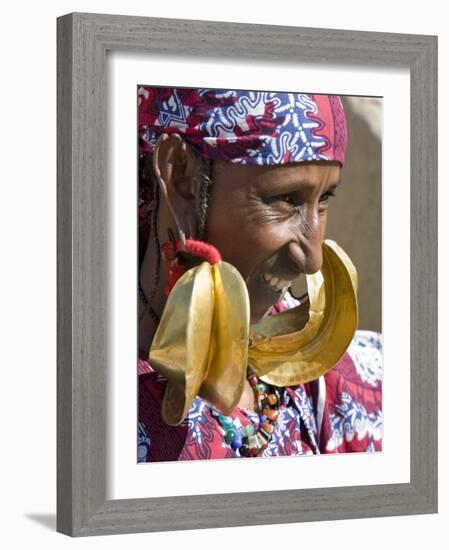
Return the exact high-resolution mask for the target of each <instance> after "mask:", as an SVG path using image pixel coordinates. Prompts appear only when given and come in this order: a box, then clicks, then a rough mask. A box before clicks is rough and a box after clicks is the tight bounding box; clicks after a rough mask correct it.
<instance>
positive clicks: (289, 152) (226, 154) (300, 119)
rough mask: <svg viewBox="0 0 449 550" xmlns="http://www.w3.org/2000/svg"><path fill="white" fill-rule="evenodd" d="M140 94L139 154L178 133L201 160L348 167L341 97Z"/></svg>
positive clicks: (178, 91)
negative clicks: (315, 162)
mask: <svg viewBox="0 0 449 550" xmlns="http://www.w3.org/2000/svg"><path fill="white" fill-rule="evenodd" d="M138 93H139V138H140V139H139V146H140V154H141V155H142V154H144V153H145V152H152V151H153V150H154V147H155V145H156V141H157V139H158V137H159V136H160V135H161V134H162V133H164V132H165V133H171V132H176V133H178V134H179V135H180V136H181V137H182V138H183V139H184V140H185V141H186V142H187V143H189V144H190V145H191V146H192V147H193V149H194V150H195V151H196V152H197V153H198V154H199V155H200V156H202V157H203V158H206V159H222V160H224V161H228V162H232V163H236V164H258V165H267V164H285V163H287V162H303V161H311V160H335V161H337V162H339V163H340V165H341V166H342V165H343V163H344V157H345V149H346V142H347V129H346V119H345V115H344V111H343V107H342V104H341V101H340V98H339V97H338V96H332V95H317V94H313V95H308V94H301V93H279V92H252V91H238V90H219V89H191V88H155V87H149V86H141V87H140V88H139V90H138Z"/></svg>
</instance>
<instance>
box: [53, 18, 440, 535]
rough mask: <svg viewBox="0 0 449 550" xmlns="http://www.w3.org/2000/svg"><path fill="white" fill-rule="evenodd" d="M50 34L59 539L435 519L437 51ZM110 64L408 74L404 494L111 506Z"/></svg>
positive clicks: (127, 33)
mask: <svg viewBox="0 0 449 550" xmlns="http://www.w3.org/2000/svg"><path fill="white" fill-rule="evenodd" d="M57 27H58V33H57V34H58V61H57V70H58V107H57V111H58V112H57V114H58V187H57V196H58V198H57V203H58V205H57V206H58V222H57V223H58V228H57V231H58V233H57V235H58V242H57V254H58V273H57V279H58V290H57V292H58V296H57V315H58V335H57V358H58V372H57V391H58V405H57V436H58V444H57V465H58V471H57V477H58V479H57V530H58V531H59V532H61V533H65V534H67V535H71V536H86V535H102V534H115V533H134V532H144V531H170V530H180V529H200V528H215V527H230V526H243V525H257V524H267V523H270V524H278V523H289V522H306V521H323V520H335V519H346V518H366V517H377V516H395V515H409V514H430V513H436V512H437V37H436V36H423V35H412V34H394V33H380V32H359V31H347V30H331V29H312V28H299V27H282V26H269V25H253V24H240V23H238V24H237V23H225V22H210V21H190V20H181V19H159V18H146V17H129V16H119V15H100V14H84V13H72V14H69V15H65V16H63V17H60V18H58V20H57ZM108 50H134V51H137V52H150V53H151V52H153V53H158V54H160V53H164V54H171V55H178V56H179V55H181V54H185V53H188V54H189V55H193V56H200V57H207V56H215V57H226V58H228V59H232V58H233V57H234V56H237V55H238V56H240V57H242V56H245V57H246V58H252V59H255V60H256V59H265V60H279V61H281V60H283V61H286V60H288V61H296V62H303V61H307V62H325V63H339V64H341V63H353V64H358V65H360V64H361V65H366V66H375V65H382V66H390V67H408V68H409V69H410V75H411V87H410V100H411V112H410V117H411V136H410V138H411V141H410V147H411V160H410V162H411V165H410V168H411V180H410V186H411V187H410V189H411V227H410V231H411V265H410V277H411V295H410V304H411V319H410V323H411V333H410V336H411V339H410V341H411V349H410V357H411V362H410V373H411V395H410V398H411V408H410V420H411V433H410V457H411V464H410V468H411V470H410V483H400V484H385V485H383V484H381V485H365V486H351V487H349V486H348V487H331V488H316V489H298V490H281V491H262V492H241V493H231V494H213V495H193V496H177V497H161V498H143V499H124V500H108V499H107V498H106V471H105V464H106V455H105V453H106V451H105V448H106V446H105V437H106V410H107V406H106V396H105V391H104V388H105V387H106V374H107V322H108V300H107V284H105V282H106V281H107V276H108V273H107V247H108V223H107V222H108V220H107V202H108V186H107V178H106V148H105V140H104V139H103V137H104V135H105V128H106V109H105V101H104V97H105V96H106V78H105V67H106V52H107V51H108ZM394 269H395V268H394V266H392V267H391V270H390V268H389V267H388V266H387V269H386V273H389V272H390V271H393V272H394Z"/></svg>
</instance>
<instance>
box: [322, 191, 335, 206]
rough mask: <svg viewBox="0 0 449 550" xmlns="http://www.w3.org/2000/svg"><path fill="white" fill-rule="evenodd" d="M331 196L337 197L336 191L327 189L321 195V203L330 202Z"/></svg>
mask: <svg viewBox="0 0 449 550" xmlns="http://www.w3.org/2000/svg"><path fill="white" fill-rule="evenodd" d="M329 197H335V191H327V192H326V193H324V194H323V195H321V197H320V203H324V204H325V203H327V202H329Z"/></svg>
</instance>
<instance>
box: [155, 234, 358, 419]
mask: <svg viewBox="0 0 449 550" xmlns="http://www.w3.org/2000/svg"><path fill="white" fill-rule="evenodd" d="M307 286H308V293H309V302H310V305H308V304H304V305H300V306H298V307H297V308H294V309H292V310H289V311H286V312H284V313H279V314H278V315H275V316H272V317H266V318H265V319H263V320H262V321H261V322H260V323H258V324H255V325H251V326H250V325H249V319H250V311H249V297H248V291H247V288H246V285H245V282H244V280H243V278H242V276H241V275H240V273H239V272H238V271H237V269H235V268H234V267H233V266H232V265H230V264H228V263H226V262H223V261H220V262H218V263H216V264H214V265H210V264H209V263H207V262H203V263H202V264H201V265H199V266H197V267H194V268H192V269H190V270H188V271H187V272H186V273H185V274H184V275H183V276H182V277H181V278H180V279H179V280H178V282H177V283H176V284H175V286H174V287H173V289H172V291H171V293H170V295H169V297H168V300H167V303H166V305H165V308H164V312H163V314H162V317H161V322H160V324H159V326H158V328H157V331H156V334H155V337H154V339H153V343H152V346H151V349H150V354H149V359H150V362H151V364H152V365H153V366H154V368H155V369H156V370H157V371H159V372H160V373H161V374H162V375H163V376H164V377H166V378H167V380H168V384H167V389H166V393H165V396H164V401H163V404H162V417H163V419H164V421H165V422H166V423H167V424H171V425H176V424H179V423H180V422H182V420H183V419H184V417H185V416H186V415H187V413H188V411H189V409H190V407H191V405H192V402H193V400H194V399H195V397H196V396H197V395H199V396H200V397H203V398H204V399H207V400H208V401H209V402H210V403H211V404H213V405H214V406H216V407H217V408H218V409H219V410H220V411H221V412H222V413H223V414H230V412H231V411H232V410H233V409H234V408H235V406H236V405H237V403H238V402H239V400H240V397H241V395H242V392H243V388H244V382H245V377H246V371H247V367H248V365H249V366H250V367H251V368H252V370H253V371H254V373H255V374H257V375H258V376H259V377H260V378H261V379H262V380H263V381H265V382H268V383H271V384H273V385H276V386H287V385H295V384H300V383H305V382H308V381H310V380H313V379H315V378H318V377H319V376H321V375H322V374H324V373H325V372H327V371H329V370H330V369H331V368H332V367H333V366H334V365H335V364H336V363H337V362H338V360H339V359H340V358H341V356H342V355H343V354H344V352H345V351H346V349H347V348H348V346H349V344H350V342H351V340H352V338H353V336H354V332H355V330H356V328H357V323H358V313H357V272H356V270H355V268H354V265H353V264H352V262H351V260H350V258H349V257H348V256H347V255H346V253H345V252H344V251H343V250H342V249H341V248H340V247H339V246H338V245H337V244H336V243H335V242H334V241H329V240H326V241H325V242H324V244H323V268H322V270H321V271H320V272H318V273H316V274H314V275H307Z"/></svg>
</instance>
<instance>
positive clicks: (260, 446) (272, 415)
mask: <svg viewBox="0 0 449 550" xmlns="http://www.w3.org/2000/svg"><path fill="white" fill-rule="evenodd" d="M248 381H249V383H250V385H251V387H252V389H253V391H254V393H255V395H256V402H257V413H258V416H259V418H258V421H256V423H255V424H256V425H254V424H253V423H252V422H251V423H250V424H248V425H247V426H246V427H244V428H242V427H238V426H236V425H235V423H234V420H233V419H232V417H231V416H224V415H222V414H220V413H219V412H217V411H216V410H214V409H212V416H214V417H215V418H216V419H217V420H218V422H219V424H220V426H221V427H222V429H223V431H224V439H225V441H226V443H227V444H228V445H230V446H231V448H232V449H233V450H235V451H238V452H239V454H240V456H242V457H254V456H259V455H261V454H262V453H263V451H264V450H265V449H266V448H267V447H268V444H269V442H270V440H271V438H272V435H273V432H274V424H275V423H276V420H277V418H278V416H279V405H280V402H281V391H280V389H279V388H275V387H270V386H268V385H267V384H265V383H264V382H260V381H259V380H258V379H257V376H255V375H254V373H252V372H251V371H249V375H248Z"/></svg>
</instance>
